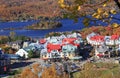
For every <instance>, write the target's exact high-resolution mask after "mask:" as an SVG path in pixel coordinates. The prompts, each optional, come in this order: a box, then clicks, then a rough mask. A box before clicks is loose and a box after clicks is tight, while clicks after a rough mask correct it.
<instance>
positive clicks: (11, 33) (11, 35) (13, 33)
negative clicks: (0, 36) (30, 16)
mask: <svg viewBox="0 0 120 78" xmlns="http://www.w3.org/2000/svg"><path fill="white" fill-rule="evenodd" d="M15 35H16V33H15V32H14V31H11V32H10V37H11V39H13V38H14V37H15Z"/></svg>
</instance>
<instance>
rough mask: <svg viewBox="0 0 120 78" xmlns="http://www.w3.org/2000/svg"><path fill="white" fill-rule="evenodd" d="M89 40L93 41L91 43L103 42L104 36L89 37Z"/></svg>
mask: <svg viewBox="0 0 120 78" xmlns="http://www.w3.org/2000/svg"><path fill="white" fill-rule="evenodd" d="M90 40H93V41H104V36H100V35H95V36H93V37H91V38H90Z"/></svg>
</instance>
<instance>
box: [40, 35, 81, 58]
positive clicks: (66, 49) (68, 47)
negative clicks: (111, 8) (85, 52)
mask: <svg viewBox="0 0 120 78" xmlns="http://www.w3.org/2000/svg"><path fill="white" fill-rule="evenodd" d="M81 43H83V40H82V38H81V35H80V34H79V33H73V34H68V35H67V36H65V35H64V34H63V35H61V36H56V37H54V36H53V37H48V38H44V39H40V44H42V46H43V49H42V50H41V58H42V59H49V58H64V57H68V58H69V59H74V57H77V56H79V54H77V53H78V52H79V50H78V49H79V47H80V46H81V45H80V44H81ZM78 58H79V57H78Z"/></svg>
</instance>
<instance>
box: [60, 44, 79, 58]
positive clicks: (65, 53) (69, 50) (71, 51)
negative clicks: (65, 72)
mask: <svg viewBox="0 0 120 78" xmlns="http://www.w3.org/2000/svg"><path fill="white" fill-rule="evenodd" d="M76 51H77V46H74V45H71V44H67V45H63V46H62V54H61V57H68V58H69V59H72V58H73V57H74V56H75V52H76Z"/></svg>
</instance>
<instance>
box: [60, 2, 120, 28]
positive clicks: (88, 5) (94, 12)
mask: <svg viewBox="0 0 120 78" xmlns="http://www.w3.org/2000/svg"><path fill="white" fill-rule="evenodd" d="M119 1H120V0H72V1H71V0H59V1H58V3H59V5H60V7H61V8H62V9H63V10H64V12H63V16H64V17H68V18H72V19H74V20H75V22H77V18H79V17H83V18H84V20H83V24H84V25H85V26H89V25H90V22H94V23H95V24H96V22H97V21H99V20H101V21H103V22H105V23H107V24H111V22H110V21H111V20H112V19H117V20H120V19H118V18H115V17H113V15H114V14H116V13H118V12H119V8H120V3H119ZM98 25H99V24H98ZM113 25H114V24H113Z"/></svg>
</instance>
